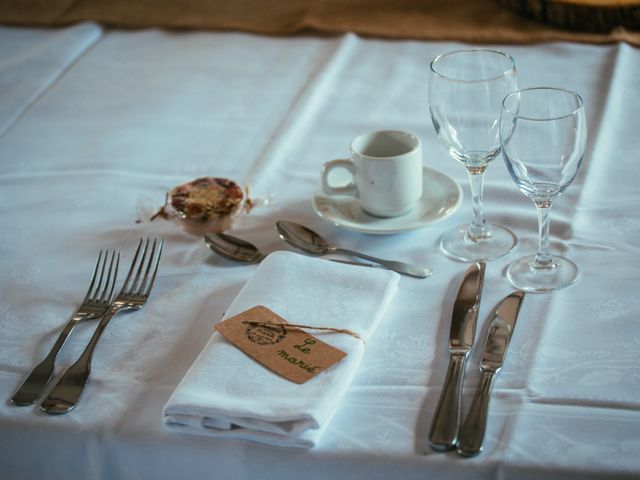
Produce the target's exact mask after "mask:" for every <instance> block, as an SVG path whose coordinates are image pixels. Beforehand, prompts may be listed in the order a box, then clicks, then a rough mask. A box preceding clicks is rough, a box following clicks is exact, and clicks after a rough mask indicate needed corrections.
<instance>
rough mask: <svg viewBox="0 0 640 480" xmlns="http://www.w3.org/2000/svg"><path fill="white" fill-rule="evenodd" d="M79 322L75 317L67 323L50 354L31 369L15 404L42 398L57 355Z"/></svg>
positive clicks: (27, 403)
mask: <svg viewBox="0 0 640 480" xmlns="http://www.w3.org/2000/svg"><path fill="white" fill-rule="evenodd" d="M77 323H78V320H76V319H75V318H74V319H71V320H70V321H69V322H68V323H67V324H66V325H65V327H64V329H63V330H62V332H60V335H59V336H58V339H57V340H56V343H55V344H54V345H53V347H52V348H51V351H50V352H49V354H48V355H47V356H46V357H45V359H44V360H42V361H41V362H40V363H39V364H38V365H36V366H35V367H34V368H33V370H31V373H30V374H29V376H28V377H27V379H26V380H25V381H24V382H23V383H22V385H21V386H20V388H19V389H18V391H17V392H16V393H15V394H14V395H13V397H12V398H11V403H12V404H13V405H16V406H19V407H24V406H27V405H33V404H34V403H36V401H37V400H38V398H40V395H42V392H43V391H44V389H45V388H46V387H47V385H48V384H49V381H50V380H51V377H53V370H54V367H55V361H56V357H57V356H58V353H59V352H60V350H61V349H62V346H63V345H64V344H65V342H66V341H67V338H69V335H70V334H71V331H72V330H73V328H74V327H75V326H76V325H77Z"/></svg>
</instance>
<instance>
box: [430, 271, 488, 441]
mask: <svg viewBox="0 0 640 480" xmlns="http://www.w3.org/2000/svg"><path fill="white" fill-rule="evenodd" d="M484 271H485V264H484V263H482V262H476V263H474V264H473V265H471V267H469V269H468V270H467V271H466V272H465V274H464V277H463V279H462V283H461V284H460V288H459V289H458V296H457V297H456V301H455V304H454V306H453V313H452V314H451V329H450V331H449V352H450V353H451V357H450V359H449V368H448V369H447V376H446V378H445V382H444V386H443V387H442V392H441V393H440V400H439V401H438V406H437V407H436V411H435V413H434V414H433V420H432V421H431V430H430V432H429V446H430V447H431V448H432V449H433V450H436V451H440V452H442V451H445V450H451V449H453V448H455V446H456V442H457V439H458V427H459V426H460V401H461V398H462V380H463V378H464V368H465V364H466V362H467V356H468V355H469V352H470V351H471V348H472V347H473V339H474V337H475V333H476V320H477V319H478V309H479V308H480V297H481V296H482V285H483V283H484Z"/></svg>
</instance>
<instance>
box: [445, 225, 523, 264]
mask: <svg viewBox="0 0 640 480" xmlns="http://www.w3.org/2000/svg"><path fill="white" fill-rule="evenodd" d="M486 227H487V230H488V232H489V235H487V236H486V237H482V238H477V239H474V240H472V239H471V238H469V235H468V233H467V232H468V230H469V225H460V226H459V227H456V228H454V229H453V230H451V231H449V232H447V233H445V234H444V235H443V236H442V238H441V239H440V250H442V251H443V252H444V254H445V255H447V256H449V257H451V258H454V259H456V260H461V261H463V262H475V261H486V260H493V259H494V258H498V257H502V256H503V255H506V254H507V253H509V252H510V251H511V250H513V248H514V247H515V246H516V242H517V239H516V236H515V235H514V234H513V232H511V230H509V229H508V228H505V227H501V226H500V225H492V224H487V225H486Z"/></svg>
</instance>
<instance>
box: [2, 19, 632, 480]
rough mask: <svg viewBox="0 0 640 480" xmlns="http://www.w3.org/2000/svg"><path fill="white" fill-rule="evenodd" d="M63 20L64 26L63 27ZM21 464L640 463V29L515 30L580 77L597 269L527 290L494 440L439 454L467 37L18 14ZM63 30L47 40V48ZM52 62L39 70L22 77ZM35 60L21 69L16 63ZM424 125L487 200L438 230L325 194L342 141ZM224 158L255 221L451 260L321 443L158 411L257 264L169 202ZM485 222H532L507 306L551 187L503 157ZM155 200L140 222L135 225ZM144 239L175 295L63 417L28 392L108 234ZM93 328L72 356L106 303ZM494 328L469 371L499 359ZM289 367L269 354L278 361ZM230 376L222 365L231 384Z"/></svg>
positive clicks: (578, 236)
mask: <svg viewBox="0 0 640 480" xmlns="http://www.w3.org/2000/svg"><path fill="white" fill-rule="evenodd" d="M60 38H64V39H65V40H64V41H60V42H52V41H51V39H60ZM0 39H1V41H0V84H1V85H3V91H2V92H1V93H0V98H1V99H2V106H1V107H0V219H2V226H3V228H2V233H0V259H1V260H0V261H1V264H0V332H1V335H0V398H2V399H4V400H3V401H2V402H0V470H1V471H2V475H1V476H2V478H7V479H23V478H24V479H32V478H60V479H70V478H98V479H114V478H127V479H128V478H135V479H137V478H153V479H165V478H166V479H172V478H177V477H179V476H180V477H186V478H280V479H289V478H297V477H299V476H301V475H303V476H304V477H305V478H306V479H309V480H310V479H316V478H317V479H320V478H367V479H374V478H380V479H390V478H407V479H413V478H415V479H424V478H437V479H448V478H452V479H453V478H472V479H476V478H477V479H494V478H495V479H519V480H520V479H528V478H543V477H544V478H575V479H585V478H603V479H604V478H606V479H611V478H638V476H640V410H639V409H640V400H639V399H640V369H639V368H638V364H637V358H638V352H640V321H638V318H637V312H638V311H640V297H639V296H638V295H637V285H636V284H637V281H638V279H639V278H640V275H639V274H638V267H640V260H639V258H640V246H639V243H638V241H637V238H638V235H640V210H639V208H638V207H639V206H640V191H639V190H638V187H637V179H638V174H637V169H638V167H637V164H638V162H639V161H640V154H639V153H638V152H640V136H638V119H639V118H640V117H639V113H640V95H638V93H639V90H640V88H639V87H640V84H639V83H638V79H639V78H640V52H639V51H638V50H636V49H633V48H632V47H629V46H628V45H625V44H616V45H609V46H591V45H579V44H569V43H551V44H539V45H532V46H512V45H498V46H496V47H498V48H501V49H503V50H505V51H507V52H509V53H511V54H512V55H513V56H514V58H515V59H516V63H517V67H518V74H519V78H520V85H521V86H522V87H527V86H535V85H555V86H563V87H566V88H571V89H574V90H576V91H578V92H580V93H581V94H582V95H583V96H584V99H585V104H586V109H587V114H588V122H589V143H588V149H587V153H586V157H585V161H584V164H583V167H582V171H581V173H580V175H579V176H578V178H577V180H576V182H575V184H574V185H573V186H572V187H571V188H570V189H569V190H568V191H567V192H566V194H564V195H563V196H562V197H561V198H560V199H558V200H557V202H556V204H555V205H554V207H553V210H552V226H551V234H552V248H553V250H554V251H557V252H563V253H564V254H565V255H568V256H569V257H571V258H572V259H574V260H575V261H576V262H577V263H578V264H579V265H580V267H581V277H580V279H579V281H578V283H577V284H576V285H574V286H572V287H570V288H568V289H565V290H562V291H559V292H555V293H553V294H547V295H528V296H527V298H526V299H525V304H524V306H523V309H522V311H521V314H520V318H519V320H518V324H517V328H516V330H515V333H514V337H513V339H512V343H511V347H510V350H509V354H508V356H507V361H506V363H505V366H504V368H503V370H502V372H501V373H500V375H499V377H498V379H497V382H496V384H495V389H494V393H493V397H492V400H491V406H490V419H489V425H488V431H487V435H486V439H485V452H484V453H483V454H482V455H480V456H478V457H476V458H474V459H467V460H464V459H461V458H459V457H457V456H456V455H455V454H453V453H449V454H436V453H430V454H427V455H423V454H422V453H421V452H422V449H423V448H424V442H425V438H426V432H427V430H428V428H429V422H430V418H431V415H432V413H433V410H434V409H435V404H436V402H437V399H438V396H439V393H440V389H441V386H442V383H443V378H444V375H445V370H446V365H447V362H448V352H447V349H446V344H447V336H448V330H449V320H450V313H451V307H452V303H453V299H454V295H455V291H456V288H457V284H458V282H459V280H460V276H461V275H462V273H463V272H464V270H465V269H466V265H465V264H462V263H458V262H454V261H452V260H450V259H448V258H446V257H444V256H443V255H441V254H440V253H438V251H437V248H436V245H437V241H438V238H439V236H440V235H441V234H442V232H443V231H445V230H447V229H449V228H452V227H454V226H455V225H458V224H460V223H464V222H465V221H467V220H468V219H469V218H470V214H471V213H470V212H471V207H470V199H469V195H468V182H467V179H466V174H465V172H464V169H463V168H462V167H461V166H460V165H458V164H456V163H455V162H454V161H453V160H452V159H450V158H449V157H448V155H447V153H446V151H445V149H444V147H443V146H442V145H441V144H440V143H439V141H438V140H437V138H436V135H435V132H434V130H433V127H432V125H431V122H430V120H429V119H428V115H427V98H426V91H427V62H428V60H430V59H431V58H432V57H434V56H435V55H436V54H438V53H442V52H445V51H448V50H451V49H454V48H460V47H463V46H464V45H461V44H456V43H435V42H434V43H431V42H417V41H385V40H376V39H365V38H360V37H357V36H355V35H344V36H329V37H314V36H306V37H295V38H274V37H261V36H253V35H247V34H241V33H191V32H180V33H167V32H161V31H154V30H149V31H130V32H120V31H103V30H102V29H101V28H99V27H97V26H95V25H91V24H85V25H80V26H75V27H70V28H68V29H63V30H58V31H48V30H28V29H13V28H5V27H2V28H0ZM29 45H33V46H34V47H33V48H36V47H35V46H37V48H39V49H41V50H42V51H41V53H42V52H44V53H43V56H42V57H41V60H40V61H34V62H30V61H29V59H28V56H25V55H26V54H25V53H24V49H28V48H27V47H28V46H29ZM21 78H22V79H29V82H26V81H20V79H21ZM16 79H18V80H16ZM387 128H389V129H403V130H408V131H410V132H413V133H415V134H417V135H419V136H420V138H421V139H422V141H423V144H424V163H425V165H427V166H429V167H431V168H435V169H437V170H440V171H442V172H444V173H446V174H448V175H450V176H451V177H453V178H455V179H456V180H457V181H458V182H460V184H461V185H462V186H463V190H464V191H465V198H464V201H463V203H462V205H461V207H460V208H459V210H457V211H456V213H454V214H453V215H452V216H451V217H449V218H448V219H446V220H443V221H441V222H439V223H436V224H433V225H431V226H429V227H427V228H424V229H422V230H418V231H414V232H409V233H404V234H397V235H388V236H372V235H367V234H361V233H354V232H349V231H345V230H341V229H339V228H337V227H335V226H333V225H331V224H329V223H327V222H325V221H323V220H322V219H320V218H319V217H318V216H317V215H316V214H315V213H314V212H313V209H312V207H311V200H310V199H311V197H312V196H313V194H314V192H315V191H316V189H317V188H318V186H319V169H320V166H321V165H322V163H323V162H324V161H327V160H329V159H333V158H340V157H344V156H346V155H347V151H348V150H347V147H348V144H349V142H350V141H351V139H353V138H354V137H355V136H357V135H358V134H360V133H363V132H366V131H370V130H376V129H387ZM205 175H213V176H222V177H229V178H232V179H235V180H236V181H238V182H241V183H242V184H247V185H250V187H251V195H252V197H254V198H256V199H259V200H264V201H266V202H265V203H266V204H263V205H261V206H259V207H257V208H255V209H254V210H253V211H252V212H251V213H250V214H248V215H245V216H243V217H242V218H241V219H240V220H239V221H238V222H237V223H236V225H235V226H234V228H233V230H232V233H234V234H236V235H238V236H241V237H243V238H246V239H248V240H250V241H252V242H254V243H256V244H259V245H260V246H261V247H262V248H263V249H264V250H266V251H272V250H276V249H289V247H288V246H287V245H286V244H284V242H282V241H281V240H280V239H279V238H278V237H277V235H276V233H275V230H274V223H275V221H276V220H278V219H281V218H286V219H292V220H296V221H299V222H301V223H304V224H306V225H308V226H310V227H312V228H314V229H317V230H318V231H319V232H321V233H322V234H325V235H326V236H327V237H328V238H330V239H331V240H332V241H335V242H337V243H340V244H342V245H344V246H348V247H351V248H353V249H360V250H362V251H366V252H368V253H371V254H373V255H378V256H381V257H387V258H396V259H399V260H405V261H409V262H416V263H421V264H425V265H429V266H431V267H432V268H433V269H434V272H435V273H434V275H433V277H431V278H429V279H427V280H418V279H413V278H407V277H403V278H402V279H401V281H400V289H399V291H398V294H397V295H396V298H395V300H394V301H393V303H392V305H391V307H390V309H389V311H388V313H387V315H385V318H384V319H383V321H382V324H381V326H380V328H379V329H378V331H377V332H376V334H375V336H374V338H373V340H372V341H371V342H370V343H369V344H368V345H367V352H366V354H365V358H364V361H363V364H362V367H361V368H360V371H359V372H358V374H357V376H356V379H355V381H354V383H353V385H352V386H351V388H350V390H349V392H348V394H347V395H346V397H345V399H344V401H343V402H342V404H341V405H340V407H339V409H338V412H337V414H336V416H335V417H334V419H333V421H332V422H331V424H330V426H329V428H328V430H327V432H326V433H325V435H324V437H323V439H322V442H321V443H320V445H319V446H318V447H316V448H314V449H312V450H308V451H303V450H291V449H283V448H278V447H270V446H264V445H259V444H254V443H249V442H245V441H221V440H214V439H208V438H200V437H191V436H187V435H180V434H177V433H174V432H171V431H169V430H167V429H166V428H165V427H164V426H163V424H162V418H161V409H162V407H163V405H164V404H165V402H166V401H167V399H168V397H169V395H170V394H171V392H172V391H173V389H174V388H175V387H176V385H177V384H178V382H179V380H180V379H181V378H182V376H183V375H184V373H185V372H186V370H187V369H188V368H189V366H190V365H191V363H192V362H193V360H194V358H195V357H196V355H197V354H198V352H199V351H200V349H201V348H202V347H203V346H204V344H205V343H206V341H207V339H208V338H209V336H210V335H211V332H212V328H213V326H214V325H215V323H216V322H217V321H218V320H219V319H220V318H221V317H222V315H223V313H224V312H225V309H226V308H227V307H228V306H229V305H230V303H231V301H232V300H233V298H234V296H235V295H236V293H237V292H238V291H239V290H240V288H241V287H242V285H243V284H244V283H245V282H246V281H247V279H248V278H249V277H250V276H251V274H252V272H253V271H254V269H255V268H256V267H255V266H238V265H231V264H230V263H229V262H227V261H225V260H222V259H221V258H219V257H216V256H214V255H212V254H211V253H210V252H209V251H208V250H207V249H206V248H205V246H204V243H203V242H202V240H201V239H200V238H198V237H194V236H190V235H188V234H186V233H184V232H183V231H182V230H180V229H179V228H178V227H177V226H176V225H175V224H173V223H169V222H166V221H163V220H156V221H154V222H153V223H150V222H149V221H148V215H149V213H152V212H153V210H154V208H155V207H158V206H160V205H161V204H162V202H163V200H164V193H165V192H166V191H168V190H169V189H170V188H171V187H173V186H174V185H177V184H179V183H182V182H184V181H188V180H191V179H193V178H196V177H199V176H205ZM485 194H486V195H485V198H486V210H487V215H488V219H489V220H490V221H494V222H497V223H502V224H504V225H507V226H509V227H511V228H512V229H513V230H514V231H515V233H516V234H517V236H518V237H519V246H518V250H517V252H516V253H514V254H512V255H510V256H507V257H505V258H502V259H499V260H497V261H493V262H490V263H489V264H488V267H487V275H486V284H485V289H484V296H483V300H482V305H481V310H480V317H479V322H480V323H479V333H478V339H479V340H478V343H479V344H482V342H483V335H484V333H485V331H486V327H487V315H488V314H489V312H490V311H491V309H492V308H493V307H494V305H495V304H496V302H497V301H498V300H499V299H501V298H502V297H504V296H505V295H506V294H508V293H510V292H511V290H512V287H511V286H510V285H509V283H508V282H507V280H506V278H505V275H504V271H505V268H506V266H507V265H508V264H509V262H510V261H512V260H513V259H514V258H515V257H516V256H517V255H518V254H521V253H523V252H527V253H528V252H531V251H533V250H535V245H536V236H537V224H536V222H537V220H536V213H535V209H534V207H533V205H532V204H531V203H530V201H529V200H527V199H526V198H525V197H524V196H523V195H522V194H521V193H519V192H518V191H517V190H516V188H515V185H514V184H513V182H512V180H511V179H510V178H509V177H508V173H507V171H506V168H505V166H504V163H503V161H502V159H501V158H498V159H496V161H495V162H494V164H493V165H492V166H491V167H490V168H489V171H488V174H487V176H486V190H485ZM136 220H140V222H139V223H136ZM141 236H163V237H164V238H165V239H166V249H165V254H164V256H163V260H162V265H161V268H160V272H159V278H158V281H157V282H156V286H155V288H154V292H153V294H152V298H151V299H150V301H149V303H148V304H147V305H146V306H145V307H144V308H143V309H142V310H141V311H139V312H137V313H134V314H131V315H128V316H125V315H123V316H120V317H116V319H114V321H113V322H112V323H111V325H110V326H109V328H108V329H107V331H106V333H105V335H104V337H103V339H102V341H101V344H100V345H99V347H98V350H97V352H96V355H95V358H94V365H93V372H92V377H91V380H90V382H89V384H88V386H87V388H86V391H85V393H84V396H83V398H82V401H81V403H80V404H79V406H78V407H77V408H76V410H74V411H73V412H72V413H69V414H67V415H63V416H57V417H55V416H49V415H46V414H44V413H41V412H40V411H39V410H38V408H37V407H23V408H17V407H12V406H10V405H9V404H8V399H9V398H10V397H11V395H12V394H13V392H14V390H15V389H16V388H17V387H18V386H19V384H20V383H21V381H22V379H23V378H24V376H25V375H26V374H27V373H28V371H29V369H30V368H31V367H32V366H33V365H34V364H35V363H37V362H38V361H40V359H41V358H42V357H43V356H44V355H45V354H46V352H47V351H48V350H49V348H50V347H51V345H52V343H53V341H54V339H55V337H56V336H57V334H58V332H59V331H60V328H61V326H62V325H63V324H64V322H65V321H66V319H67V317H68V316H69V314H70V313H71V312H72V311H73V309H74V308H75V306H76V305H77V303H78V302H79V301H80V300H81V297H82V295H83V294H84V290H85V288H86V283H87V282H88V277H89V274H90V272H91V269H92V268H93V263H94V261H95V257H96V255H97V252H98V250H99V249H100V248H119V249H121V250H122V251H123V254H124V258H123V262H124V264H125V265H126V263H127V262H128V261H129V259H130V257H131V253H132V251H133V249H134V247H135V244H136V241H137V239H138V238H139V237H141ZM80 327H81V328H79V329H78V331H77V332H76V333H75V334H74V336H73V337H72V338H71V339H70V341H69V343H68V345H67V346H66V347H65V349H64V350H63V352H62V354H61V356H60V358H59V366H58V370H57V371H58V372H62V371H63V369H64V367H65V366H69V365H70V364H71V363H73V361H74V359H75V358H76V357H77V356H78V355H79V354H80V352H81V351H82V349H83V347H84V344H85V343H86V341H87V339H88V337H89V336H90V334H91V331H92V329H91V324H90V323H88V324H86V325H81V326H80ZM480 354H481V348H476V349H474V351H473V353H472V356H471V359H470V360H471V361H470V362H469V368H468V372H467V378H466V382H465V389H464V405H465V409H466V408H468V406H469V403H470V400H471V396H472V394H473V391H474V389H475V386H476V384H477V381H478V378H479V372H478V370H477V364H478V360H479V357H480ZM265 374H268V373H265ZM212 388H215V386H212Z"/></svg>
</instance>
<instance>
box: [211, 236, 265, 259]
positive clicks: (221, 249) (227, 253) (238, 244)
mask: <svg viewBox="0 0 640 480" xmlns="http://www.w3.org/2000/svg"><path fill="white" fill-rule="evenodd" d="M204 242H205V243H206V244H207V246H208V247H209V248H210V249H211V250H213V251H214V252H215V253H217V254H218V255H220V256H221V257H224V258H226V259H227V260H233V261H234V262H243V263H260V262H261V261H262V260H263V259H264V257H265V256H264V254H263V253H262V252H261V251H260V250H259V249H258V247H256V246H255V245H254V244H252V243H249V242H247V241H245V240H242V239H240V238H238V237H234V236H233V235H228V234H226V233H207V234H206V235H205V236H204Z"/></svg>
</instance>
